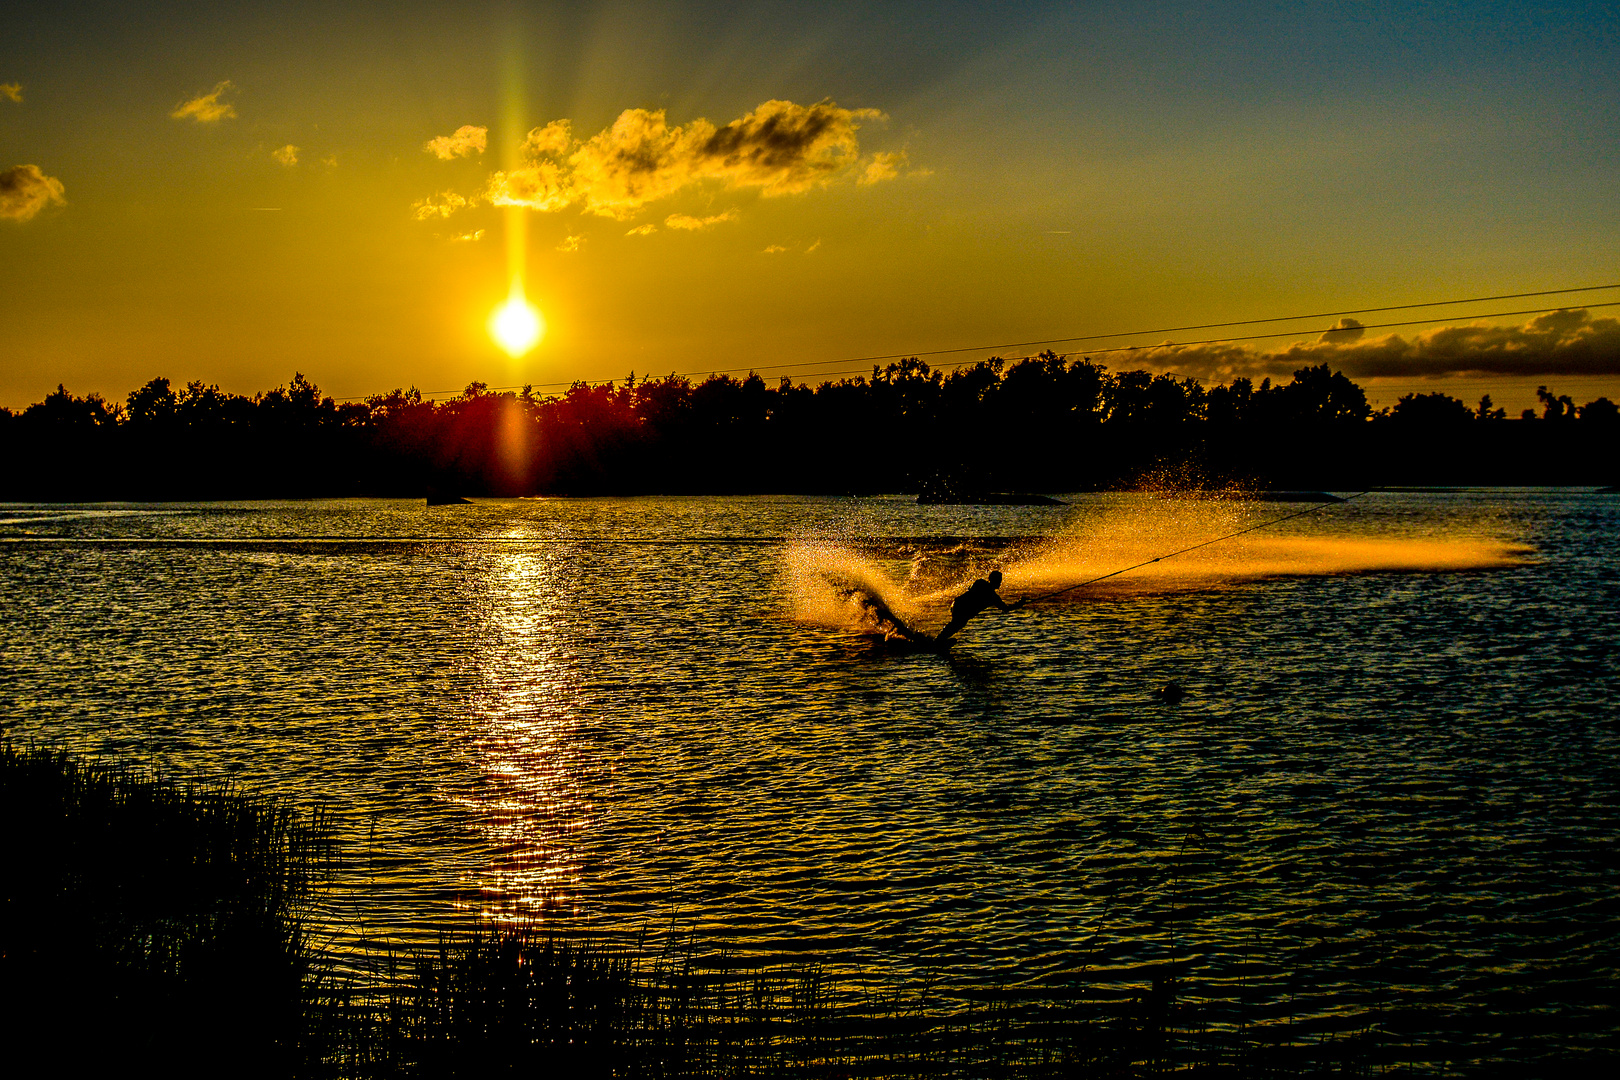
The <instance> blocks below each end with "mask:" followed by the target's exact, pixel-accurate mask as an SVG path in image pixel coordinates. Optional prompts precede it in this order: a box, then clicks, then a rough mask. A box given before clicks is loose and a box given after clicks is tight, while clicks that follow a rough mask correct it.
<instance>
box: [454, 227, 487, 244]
mask: <svg viewBox="0 0 1620 1080" xmlns="http://www.w3.org/2000/svg"><path fill="white" fill-rule="evenodd" d="M483 238H484V230H483V229H474V230H473V231H472V232H470V233H462V234H461V235H460V236H452V237H451V238H450V239H451V240H452V241H456V242H464V243H469V244H471V243H477V242H478V241H479V240H482V239H483Z"/></svg>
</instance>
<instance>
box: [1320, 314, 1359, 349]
mask: <svg viewBox="0 0 1620 1080" xmlns="http://www.w3.org/2000/svg"><path fill="white" fill-rule="evenodd" d="M1366 333H1367V331H1366V330H1365V329H1364V328H1363V327H1362V325H1361V323H1360V322H1358V321H1356V320H1355V319H1351V318H1348V317H1346V318H1343V319H1340V320H1339V321H1338V322H1336V323H1334V324H1333V325H1332V326H1330V327H1329V328H1328V329H1327V330H1325V331H1323V332H1322V336H1321V337H1319V338H1317V339H1316V343H1317V344H1318V345H1323V344H1328V343H1335V344H1339V343H1343V342H1346V341H1360V340H1361V339H1362V338H1363V337H1365V336H1366Z"/></svg>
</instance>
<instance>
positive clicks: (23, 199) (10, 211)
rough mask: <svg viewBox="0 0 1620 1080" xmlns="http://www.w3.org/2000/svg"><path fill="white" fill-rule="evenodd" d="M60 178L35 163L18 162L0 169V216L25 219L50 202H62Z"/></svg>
mask: <svg viewBox="0 0 1620 1080" xmlns="http://www.w3.org/2000/svg"><path fill="white" fill-rule="evenodd" d="M62 193H63V188H62V181H60V180H58V179H57V178H56V177H54V176H46V175H45V174H44V173H43V172H41V171H40V169H39V166H38V165H17V166H14V167H12V168H10V169H7V170H6V171H5V172H0V218H4V219H5V220H7V221H27V220H28V219H29V218H31V217H33V216H34V215H36V214H38V213H39V212H40V211H41V210H43V209H45V208H46V207H47V206H49V205H51V204H52V203H57V204H61V203H65V202H67V199H65V198H63V195H62Z"/></svg>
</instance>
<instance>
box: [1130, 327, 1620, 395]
mask: <svg viewBox="0 0 1620 1080" xmlns="http://www.w3.org/2000/svg"><path fill="white" fill-rule="evenodd" d="M1343 322H1344V323H1346V324H1350V325H1348V326H1347V327H1346V328H1345V329H1343V330H1335V331H1330V332H1328V333H1324V334H1323V335H1322V337H1321V338H1320V339H1319V340H1317V341H1315V342H1309V343H1301V344H1298V345H1291V346H1289V347H1287V348H1285V349H1281V350H1276V351H1267V350H1265V349H1263V348H1256V347H1253V346H1247V345H1240V344H1211V345H1173V344H1166V345H1164V346H1160V347H1157V348H1155V349H1154V350H1153V351H1152V353H1151V354H1148V355H1143V354H1142V353H1133V354H1132V355H1133V359H1134V358H1136V357H1140V358H1141V361H1142V362H1146V363H1147V364H1149V365H1150V366H1154V367H1167V368H1174V369H1175V370H1177V371H1181V372H1185V373H1187V374H1190V375H1196V376H1198V377H1200V378H1203V379H1211V380H1215V381H1225V380H1228V379H1231V378H1233V377H1236V376H1240V375H1249V376H1261V375H1268V376H1286V375H1290V374H1292V373H1293V372H1295V371H1298V370H1300V369H1301V368H1308V367H1315V366H1317V365H1320V364H1327V365H1328V366H1329V367H1331V368H1332V369H1333V370H1335V371H1343V372H1344V373H1345V374H1346V375H1349V376H1351V377H1352V378H1358V379H1380V378H1397V377H1405V378H1410V377H1414V376H1416V377H1436V376H1462V375H1501V376H1524V377H1532V378H1540V377H1554V376H1569V375H1620V319H1612V318H1594V317H1593V316H1592V314H1591V313H1590V312H1589V311H1587V310H1585V309H1572V310H1565V311H1554V312H1549V313H1547V314H1545V315H1538V316H1537V317H1536V318H1535V319H1533V320H1531V321H1530V322H1528V323H1526V324H1524V325H1523V326H1442V327H1438V328H1436V329H1434V330H1428V331H1425V332H1423V333H1421V334H1418V335H1415V336H1413V337H1410V338H1408V337H1403V336H1401V335H1399V334H1390V335H1388V336H1387V337H1380V338H1373V339H1366V338H1364V337H1363V335H1364V334H1365V331H1364V330H1362V329H1361V328H1360V327H1359V326H1356V325H1354V321H1353V320H1343ZM1346 339H1348V340H1346ZM1358 339H1359V340H1358ZM1148 356H1151V360H1150V359H1148Z"/></svg>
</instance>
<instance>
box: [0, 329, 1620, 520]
mask: <svg viewBox="0 0 1620 1080" xmlns="http://www.w3.org/2000/svg"><path fill="white" fill-rule="evenodd" d="M1538 394H1539V396H1540V399H1541V405H1542V408H1541V410H1540V412H1539V413H1538V412H1536V411H1535V410H1529V409H1527V410H1525V411H1524V412H1523V414H1521V416H1519V417H1518V418H1514V419H1509V418H1508V417H1507V415H1506V412H1505V410H1503V409H1501V408H1497V407H1494V406H1493V404H1492V402H1491V399H1490V397H1489V396H1486V397H1485V398H1483V399H1482V400H1481V401H1480V402H1479V404H1478V405H1477V406H1475V407H1470V406H1468V405H1467V404H1466V403H1464V402H1462V401H1459V400H1458V399H1456V398H1453V397H1450V396H1448V395H1446V394H1444V393H1438V392H1436V393H1427V394H1416V393H1413V394H1407V395H1406V396H1404V397H1402V398H1401V399H1400V400H1399V401H1398V402H1396V404H1395V405H1393V406H1391V407H1389V408H1387V409H1384V410H1381V411H1378V412H1374V410H1373V409H1372V408H1371V406H1370V405H1369V404H1368V402H1367V396H1366V393H1365V392H1364V391H1363V390H1362V388H1361V387H1360V386H1357V385H1356V384H1355V383H1354V382H1352V381H1351V380H1350V379H1348V378H1346V377H1345V376H1344V375H1343V374H1342V373H1340V372H1335V371H1331V370H1329V368H1328V366H1327V365H1321V366H1317V367H1308V368H1302V369H1300V370H1299V371H1296V372H1295V373H1294V376H1293V378H1292V380H1291V381H1289V382H1286V383H1283V382H1278V383H1276V384H1273V383H1272V382H1271V380H1269V379H1266V380H1264V381H1262V382H1261V383H1260V384H1259V385H1258V386H1256V385H1255V384H1254V383H1253V382H1252V381H1251V380H1250V379H1247V378H1237V379H1233V380H1232V381H1231V382H1230V383H1226V384H1222V385H1218V386H1214V387H1205V386H1204V385H1202V384H1201V383H1199V382H1198V381H1196V380H1194V379H1190V378H1182V377H1178V376H1175V375H1168V374H1159V375H1156V374H1152V373H1150V372H1147V371H1119V372H1110V371H1108V370H1107V368H1105V367H1103V366H1101V365H1098V364H1094V363H1091V362H1089V361H1086V360H1084V359H1070V358H1066V357H1063V356H1059V355H1057V354H1055V353H1051V352H1046V353H1042V354H1041V355H1040V356H1037V357H1031V358H1025V359H1020V360H1016V361H1012V362H1008V361H1005V360H1002V359H999V358H993V359H990V360H986V361H983V362H980V363H977V364H972V365H967V366H963V367H960V368H957V369H955V370H953V371H950V372H945V371H942V370H938V369H934V368H930V367H929V365H928V364H926V363H924V362H923V361H921V360H919V359H916V358H910V359H905V360H900V361H898V362H896V363H892V364H889V365H888V366H887V367H874V368H873V370H872V374H871V376H870V377H858V378H848V379H840V380H838V381H836V382H834V381H828V382H824V383H822V384H820V385H819V386H810V385H807V384H803V383H793V382H791V381H789V380H787V379H783V380H782V381H781V382H780V383H779V384H778V385H776V386H770V385H769V384H767V383H766V381H765V380H764V379H762V378H761V377H760V376H759V375H757V374H753V373H750V374H749V375H748V376H747V377H745V378H742V379H737V378H732V377H730V376H726V375H714V376H711V377H709V378H707V379H705V380H703V381H701V382H696V383H694V382H692V381H691V380H690V379H687V378H685V377H683V376H679V375H670V376H666V377H663V378H652V379H639V380H638V379H637V378H636V377H635V376H634V375H631V376H630V377H629V378H628V379H626V380H625V381H624V382H623V383H607V384H601V385H592V384H588V383H583V382H581V383H576V384H574V385H573V386H572V387H570V388H569V389H568V391H567V392H565V393H562V394H559V395H555V396H550V397H542V396H539V395H536V394H535V393H533V392H532V390H531V389H529V388H525V389H524V390H522V391H521V392H515V393H514V392H503V393H494V392H491V391H490V390H489V389H488V388H487V387H486V386H485V385H484V384H482V383H473V384H471V385H470V386H468V387H467V389H466V391H465V392H464V393H463V394H462V395H461V396H459V397H456V398H452V399H450V400H447V401H431V400H427V399H425V398H423V396H422V395H421V393H420V392H418V391H417V390H415V389H414V388H413V389H410V390H394V391H393V392H391V393H388V394H383V395H378V396H375V397H372V398H369V399H367V400H365V401H359V402H345V403H339V402H336V401H334V400H333V399H332V398H330V397H326V396H323V395H322V394H321V392H320V390H319V388H318V387H316V386H315V384H313V383H312V382H310V381H309V380H308V379H306V378H305V377H304V376H303V375H302V374H298V375H295V376H294V377H293V379H292V382H291V383H289V384H288V385H286V386H281V387H277V388H276V389H274V390H270V391H268V392H264V393H258V394H255V395H253V396H252V397H247V396H243V395H237V394H227V393H224V392H223V391H221V390H220V389H219V387H217V386H211V385H205V384H203V383H202V382H190V383H187V384H186V385H185V386H183V387H180V388H176V387H174V386H173V385H172V384H171V383H170V382H169V380H168V379H166V378H156V379H153V380H151V381H150V382H148V383H147V384H146V385H144V386H142V387H140V388H139V389H138V390H135V391H133V392H132V393H130V394H129V396H128V398H127V399H126V400H125V401H124V402H122V403H118V402H110V401H107V400H105V399H104V398H102V397H101V396H100V395H99V394H94V393H92V394H89V395H86V396H85V397H76V396H74V395H73V394H71V393H70V392H68V391H67V390H66V389H64V388H63V387H61V386H58V387H57V389H56V391H55V392H54V393H52V394H50V395H48V396H47V397H46V398H45V400H44V401H41V402H38V403H36V404H33V405H30V406H28V407H27V408H26V409H23V410H21V411H20V412H13V411H11V410H9V409H0V453H3V454H4V456H5V461H6V465H7V467H6V468H5V469H4V470H3V471H0V497H3V498H8V499H40V500H70V499H203V498H256V497H300V496H316V495H395V496H421V495H424V494H431V493H434V492H439V493H445V494H462V495H531V494H545V493H552V494H578V495H583V494H633V493H709V494H729V493H746V492H779V493H787V492H805V493H815V492H820V493H872V492H879V491H891V492H892V491H913V492H922V493H927V494H929V495H931V496H933V497H936V498H943V499H947V500H949V499H951V498H954V497H957V496H959V495H971V494H972V493H975V492H986V491H1007V490H1024V491H1078V490H1090V489H1097V488H1107V487H1121V486H1133V485H1139V484H1143V483H1155V484H1169V485H1181V486H1193V487H1223V486H1229V485H1234V484H1235V485H1246V486H1271V487H1287V488H1298V487H1304V488H1348V487H1359V486H1369V485H1379V484H1383V485H1388V484H1449V483H1483V484H1561V483H1564V484H1582V483H1599V484H1612V483H1614V482H1615V480H1616V479H1617V478H1616V476H1615V475H1614V473H1615V464H1614V463H1615V462H1616V461H1620V453H1617V452H1616V451H1617V450H1620V446H1617V443H1620V415H1617V413H1620V410H1617V408H1616V406H1615V404H1614V403H1613V402H1611V401H1609V400H1608V399H1607V398H1602V397H1600V398H1598V399H1596V400H1595V401H1591V402H1588V403H1586V404H1585V405H1581V406H1577V405H1576V404H1575V402H1574V400H1573V399H1572V398H1570V397H1569V396H1568V395H1558V394H1554V393H1552V392H1551V391H1549V390H1547V389H1546V388H1545V387H1542V388H1541V389H1540V390H1539V391H1538Z"/></svg>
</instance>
